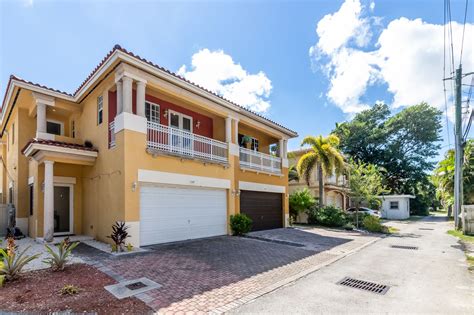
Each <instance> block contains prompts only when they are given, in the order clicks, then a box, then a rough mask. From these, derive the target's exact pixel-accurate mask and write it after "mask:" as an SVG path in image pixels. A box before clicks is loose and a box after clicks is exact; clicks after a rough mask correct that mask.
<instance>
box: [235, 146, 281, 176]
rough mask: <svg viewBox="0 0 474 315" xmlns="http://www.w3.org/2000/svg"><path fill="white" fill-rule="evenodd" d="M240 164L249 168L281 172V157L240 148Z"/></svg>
mask: <svg viewBox="0 0 474 315" xmlns="http://www.w3.org/2000/svg"><path fill="white" fill-rule="evenodd" d="M240 165H241V166H244V167H248V168H251V169H255V170H259V171H264V172H269V173H275V174H281V158H279V157H276V156H272V155H270V154H265V153H261V152H257V151H253V150H249V149H246V148H240Z"/></svg>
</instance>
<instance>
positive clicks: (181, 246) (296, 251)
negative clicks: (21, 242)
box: [76, 229, 377, 313]
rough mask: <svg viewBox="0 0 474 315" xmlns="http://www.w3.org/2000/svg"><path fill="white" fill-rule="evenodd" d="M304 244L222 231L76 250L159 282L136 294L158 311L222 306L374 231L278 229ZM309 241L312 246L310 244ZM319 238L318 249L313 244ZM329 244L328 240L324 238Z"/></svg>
mask: <svg viewBox="0 0 474 315" xmlns="http://www.w3.org/2000/svg"><path fill="white" fill-rule="evenodd" d="M274 233H276V234H278V235H280V237H281V236H282V235H285V233H287V234H288V236H287V237H288V238H289V237H291V238H292V240H293V241H298V238H296V236H297V234H299V235H300V237H301V239H300V240H299V241H300V243H301V242H303V240H304V243H305V244H306V245H307V246H306V245H305V246H303V247H302V246H299V245H298V246H295V245H294V244H292V245H289V244H283V243H277V242H273V241H268V240H257V239H251V238H241V237H230V236H222V237H216V238H209V239H201V240H195V241H188V242H182V243H175V244H168V245H157V246H149V247H147V249H148V250H149V251H148V252H145V253H140V254H133V255H127V256H119V257H111V256H110V255H108V254H106V253H103V252H99V251H98V250H96V249H94V248H91V247H88V246H86V245H83V244H81V246H79V247H78V248H77V252H76V254H77V255H79V256H80V257H82V258H83V259H84V260H85V261H88V262H89V263H91V264H95V265H96V266H97V267H99V269H101V270H103V271H104V272H106V273H108V274H109V275H111V276H113V277H114V278H115V279H116V280H117V281H123V280H132V279H137V278H141V277H146V278H148V279H151V280H153V281H155V282H157V283H159V284H161V285H162V287H161V288H159V289H155V290H151V291H148V292H147V293H144V294H141V295H140V296H138V297H139V298H140V299H142V300H143V301H145V302H146V303H147V304H148V305H149V306H151V307H152V308H153V309H155V310H157V311H160V312H161V313H174V312H181V311H184V312H186V311H192V312H197V313H199V312H211V311H214V312H223V311H228V310H230V309H232V308H235V307H236V306H238V305H241V304H243V303H245V302H248V301H250V300H251V299H254V298H256V297H258V296H260V295H262V294H265V293H267V292H269V291H271V290H274V289H275V288H277V287H279V286H281V285H284V284H287V283H288V282H290V281H294V280H295V279H298V278H299V277H301V276H303V275H305V274H308V273H309V272H312V271H314V270H316V269H317V268H320V267H321V266H324V265H326V264H328V263H330V262H332V261H334V260H337V259H339V258H340V257H342V256H343V255H345V254H348V253H350V252H351V251H353V250H355V249H357V248H359V247H361V246H365V245H366V244H368V243H370V242H372V241H374V240H376V239H377V237H374V236H370V235H359V234H353V233H346V232H344V231H340V232H339V234H338V233H336V232H329V233H330V234H331V235H327V234H328V232H327V231H325V230H321V231H320V233H318V230H310V231H298V232H297V233H295V231H294V230H291V229H280V230H276V231H275V232H274ZM311 243H314V244H313V245H314V246H311ZM318 243H324V244H326V246H325V247H324V251H321V248H319V250H318V249H317V248H318V246H317V244H318ZM330 243H331V244H333V245H332V246H329V245H328V244H330Z"/></svg>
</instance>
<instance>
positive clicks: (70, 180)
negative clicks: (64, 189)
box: [53, 176, 76, 185]
mask: <svg viewBox="0 0 474 315" xmlns="http://www.w3.org/2000/svg"><path fill="white" fill-rule="evenodd" d="M53 181H54V183H55V184H72V185H75V184H76V178H75V177H65V176H54V178H53Z"/></svg>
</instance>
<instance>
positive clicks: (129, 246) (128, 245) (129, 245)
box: [127, 243, 133, 252]
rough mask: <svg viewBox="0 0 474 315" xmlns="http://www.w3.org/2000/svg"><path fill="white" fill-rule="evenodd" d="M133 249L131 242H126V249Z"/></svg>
mask: <svg viewBox="0 0 474 315" xmlns="http://www.w3.org/2000/svg"><path fill="white" fill-rule="evenodd" d="M132 250H133V245H132V244H131V243H128V244H127V251H129V252H131V251H132Z"/></svg>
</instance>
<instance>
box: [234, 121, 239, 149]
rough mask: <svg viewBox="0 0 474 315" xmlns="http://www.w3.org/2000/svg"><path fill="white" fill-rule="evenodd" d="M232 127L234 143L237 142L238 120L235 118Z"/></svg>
mask: <svg viewBox="0 0 474 315" xmlns="http://www.w3.org/2000/svg"><path fill="white" fill-rule="evenodd" d="M234 129H235V134H234V143H235V144H239V121H238V120H237V119H234Z"/></svg>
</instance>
